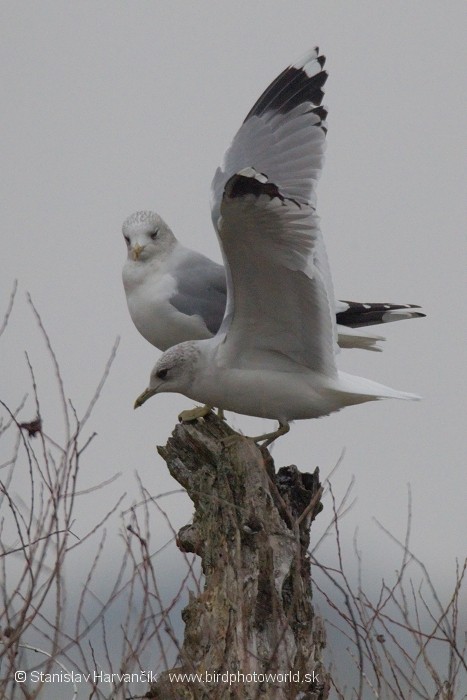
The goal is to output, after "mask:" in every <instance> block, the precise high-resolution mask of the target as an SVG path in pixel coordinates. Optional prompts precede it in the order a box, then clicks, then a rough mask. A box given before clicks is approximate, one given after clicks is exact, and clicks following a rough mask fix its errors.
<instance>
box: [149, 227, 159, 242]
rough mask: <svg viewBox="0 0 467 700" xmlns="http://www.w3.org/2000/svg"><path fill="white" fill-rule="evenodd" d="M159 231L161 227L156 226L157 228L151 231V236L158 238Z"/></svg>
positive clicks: (153, 238) (154, 238)
mask: <svg viewBox="0 0 467 700" xmlns="http://www.w3.org/2000/svg"><path fill="white" fill-rule="evenodd" d="M158 233H159V229H158V228H156V230H155V231H153V232H152V233H151V238H152V240H153V241H155V240H156V238H157V234H158Z"/></svg>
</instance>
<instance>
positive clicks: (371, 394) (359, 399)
mask: <svg viewBox="0 0 467 700" xmlns="http://www.w3.org/2000/svg"><path fill="white" fill-rule="evenodd" d="M335 391H337V392H338V393H339V396H340V398H341V400H342V401H343V402H344V404H345V405H349V406H350V405H352V404H356V403H365V402H366V401H378V400H379V399H402V400H403V401H420V398H421V397H420V396H417V394H410V393H408V392H407V391H399V390H397V389H392V388H391V387H390V386H385V385H384V384H379V383H378V382H373V381H372V380H371V379H365V378H364V377H357V376H355V375H353V374H347V373H346V372H339V374H338V380H337V382H336V386H335Z"/></svg>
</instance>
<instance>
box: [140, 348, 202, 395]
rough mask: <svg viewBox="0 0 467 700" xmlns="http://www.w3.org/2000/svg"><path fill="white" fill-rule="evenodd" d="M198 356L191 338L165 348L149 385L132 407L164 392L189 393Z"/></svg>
mask: <svg viewBox="0 0 467 700" xmlns="http://www.w3.org/2000/svg"><path fill="white" fill-rule="evenodd" d="M198 358H199V351H198V348H197V346H196V342H194V341H192V340H188V341H187V342H185V343H180V344H179V345H174V346H173V347H172V348H169V349H168V350H166V352H164V354H163V355H161V357H160V358H159V360H158V361H157V362H156V364H155V366H154V368H153V370H152V372H151V376H150V378H149V386H148V387H147V389H145V390H144V391H143V393H142V394H140V395H139V396H138V398H137V399H136V401H135V405H134V407H135V408H138V407H139V406H141V405H142V404H143V403H144V402H145V401H147V400H148V399H149V398H151V396H154V395H155V394H162V393H164V392H175V393H178V394H185V395H186V396H187V395H189V392H190V387H191V386H192V384H193V380H194V377H195V374H196V363H197V360H198Z"/></svg>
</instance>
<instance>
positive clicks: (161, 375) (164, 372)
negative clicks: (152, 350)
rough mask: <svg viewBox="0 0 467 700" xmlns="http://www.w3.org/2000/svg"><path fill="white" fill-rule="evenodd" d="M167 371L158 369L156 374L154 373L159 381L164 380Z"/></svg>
mask: <svg viewBox="0 0 467 700" xmlns="http://www.w3.org/2000/svg"><path fill="white" fill-rule="evenodd" d="M168 371H169V370H168V369H160V370H159V371H158V372H156V377H158V378H159V379H165V378H166V376H167V372H168Z"/></svg>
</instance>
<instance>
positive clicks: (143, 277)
mask: <svg viewBox="0 0 467 700" xmlns="http://www.w3.org/2000/svg"><path fill="white" fill-rule="evenodd" d="M123 237H124V239H125V243H126V245H127V249H128V257H127V260H126V261H125V264H124V266H123V270H122V278H123V286H124V288H125V294H126V298H127V303H128V309H129V311H130V316H131V318H132V320H133V323H134V324H135V326H136V328H137V329H138V330H139V332H140V333H141V335H142V336H143V337H144V338H146V340H147V341H149V342H150V343H151V344H152V345H155V346H156V348H159V350H167V349H168V348H170V347H172V345H176V344H177V343H182V342H183V341H184V340H202V339H203V338H211V337H212V336H213V335H215V334H216V333H217V331H218V330H219V327H220V325H221V322H222V319H223V317H224V311H225V303H226V299H227V285H226V280H225V272H224V268H223V267H222V265H218V264H217V263H215V262H214V261H213V260H210V259H209V258H207V257H206V256H205V255H201V254H200V253H197V252H196V251H194V250H190V249H189V248H186V247H185V246H182V245H181V244H180V242H179V241H178V240H177V239H176V238H175V235H174V234H173V232H172V231H171V229H170V228H169V227H168V225H167V224H166V223H165V221H164V220H163V219H162V218H161V217H160V216H159V215H158V214H155V213H154V212H152V211H138V212H135V213H134V214H132V215H131V216H129V217H128V218H127V219H126V221H125V222H124V224H123ZM418 308H419V307H418V306H415V305H414V304H382V303H378V304H375V303H368V304H366V303H360V302H353V301H337V302H336V322H337V331H338V336H337V342H338V343H339V345H340V346H341V347H343V348H363V349H366V350H381V348H380V347H379V346H378V345H377V342H378V341H380V340H384V337H383V336H381V335H376V334H374V333H371V334H370V333H367V332H365V331H361V330H358V329H360V328H361V327H364V326H373V325H376V324H381V323H388V322H390V321H400V320H402V319H406V318H417V317H420V316H424V314H422V313H420V312H419V311H417V310H416V309H418Z"/></svg>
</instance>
